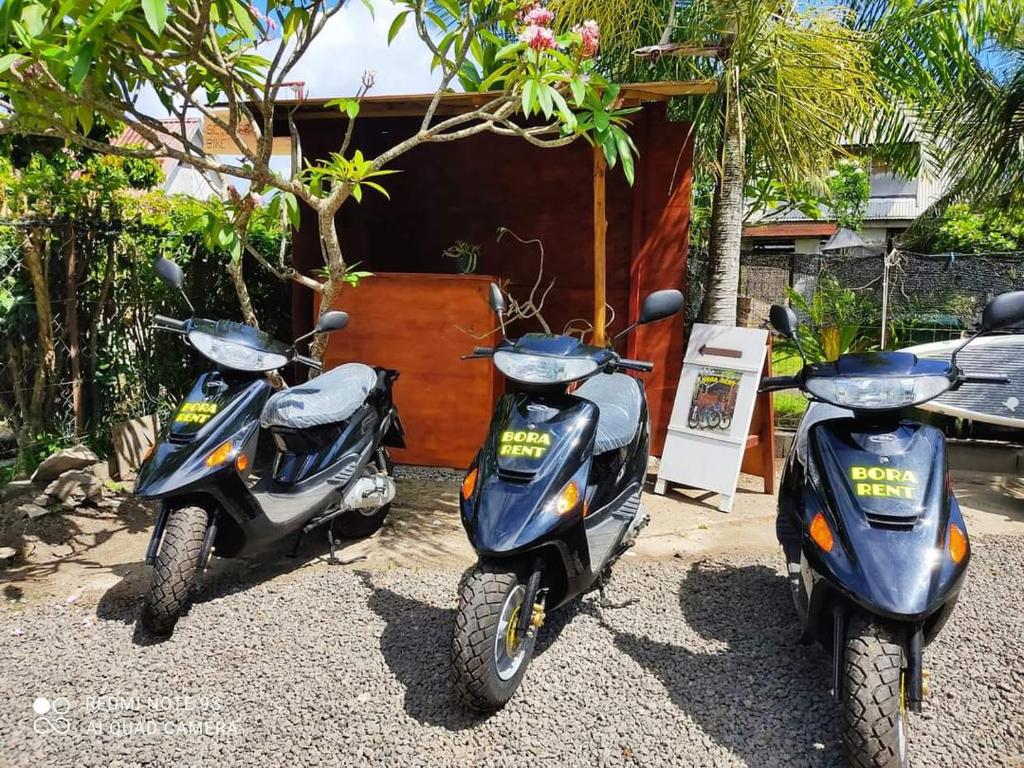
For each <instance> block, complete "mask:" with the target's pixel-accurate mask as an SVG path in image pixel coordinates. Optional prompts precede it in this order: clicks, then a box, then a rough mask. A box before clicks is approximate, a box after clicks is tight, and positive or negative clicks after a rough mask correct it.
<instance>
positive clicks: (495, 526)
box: [452, 284, 683, 711]
mask: <svg viewBox="0 0 1024 768" xmlns="http://www.w3.org/2000/svg"><path fill="white" fill-rule="evenodd" d="M490 303H491V306H492V308H493V309H494V310H495V311H496V312H497V313H498V317H499V319H500V321H501V329H502V336H503V337H505V327H504V318H503V313H504V310H505V304H504V299H503V297H502V295H501V292H500V291H499V290H498V288H497V286H495V285H493V284H492V285H491V294H490ZM682 305H683V298H682V294H680V293H679V291H675V290H665V291H657V292H656V293H653V294H651V295H650V296H648V297H647V299H646V301H644V304H643V308H642V310H641V314H640V321H639V324H643V323H652V322H654V321H656V320H661V319H664V318H667V317H670V316H672V315H674V314H676V313H677V312H678V311H679V310H680V309H681V308H682ZM635 325H636V324H634V325H633V326H630V327H629V328H627V329H626V330H624V331H623V332H622V333H620V334H619V335H618V336H616V337H615V338H616V339H618V338H620V337H622V336H624V335H625V334H626V333H628V332H629V331H631V330H632V329H633V328H634V327H635ZM614 341H615V340H614V339H613V343H614ZM467 357H468V358H484V357H488V358H493V360H494V365H495V366H496V367H497V368H498V370H499V371H501V373H503V374H504V375H505V377H506V378H507V379H508V382H509V388H508V392H507V394H505V395H503V396H502V397H501V399H500V400H499V401H498V404H497V407H496V409H495V412H494V417H493V419H492V421H491V426H490V431H489V433H488V436H487V440H486V442H485V443H484V445H483V447H482V448H481V449H480V451H479V453H478V454H477V456H476V458H475V459H474V460H473V463H472V464H471V465H470V468H469V472H468V473H467V474H466V476H465V479H464V480H463V482H462V493H461V497H460V498H461V504H460V509H461V512H462V524H463V526H464V527H465V529H466V533H467V534H468V535H469V540H470V543H471V544H472V545H473V547H474V549H476V552H477V558H478V559H477V564H476V566H475V567H474V568H472V569H471V570H469V571H468V572H467V573H466V575H465V577H464V578H463V580H462V583H461V585H460V586H459V607H458V611H457V613H456V617H455V633H454V637H453V641H452V656H453V659H452V663H453V669H454V677H455V682H456V687H457V689H458V691H459V694H460V697H461V699H462V701H463V703H464V704H465V705H466V706H468V707H470V708H472V709H475V710H478V711H493V710H496V709H499V708H500V707H502V706H503V705H504V704H505V703H506V702H507V701H508V700H509V699H510V698H511V697H512V695H513V694H514V693H515V691H516V688H517V687H518V686H519V683H520V681H521V680H522V677H523V674H524V673H525V672H526V666H527V664H528V663H529V660H530V657H531V656H532V654H533V650H534V644H535V641H536V635H537V630H538V629H539V628H540V626H541V624H542V623H543V622H544V616H545V611H547V610H551V609H553V608H557V607H559V606H561V605H563V604H565V603H567V602H568V601H570V600H572V599H573V598H575V597H577V596H579V595H581V594H583V593H585V592H589V591H591V590H593V589H600V590H601V591H602V598H603V589H604V584H605V583H606V581H607V579H608V577H609V571H610V568H611V566H612V564H613V563H614V562H615V561H616V560H617V559H618V558H619V557H620V556H621V555H622V554H623V553H624V552H625V551H626V550H627V549H629V548H630V547H631V546H632V545H633V543H634V542H635V540H636V537H637V534H638V533H639V532H640V529H641V528H642V527H643V526H644V525H645V524H646V522H647V516H646V515H645V514H644V513H643V511H642V509H641V506H640V494H641V491H642V489H643V483H644V476H645V474H646V472H647V459H648V444H649V439H648V429H649V426H648V418H647V401H646V398H645V396H644V387H643V384H642V383H641V382H640V380H639V379H635V378H633V377H631V376H627V375H626V374H624V373H621V371H639V372H648V371H651V370H653V367H654V366H653V364H651V363H647V362H641V361H637V360H626V359H623V358H621V357H619V356H618V355H617V354H616V353H615V352H614V351H613V350H612V349H609V348H601V347H592V346H587V345H586V344H583V343H582V342H581V341H580V340H579V339H576V338H574V337H572V336H554V335H546V334H527V335H525V336H523V337H522V338H520V339H518V340H515V341H510V340H509V339H508V338H504V340H503V341H502V342H501V343H500V344H499V345H498V346H497V347H496V348H494V349H491V348H481V347H478V348H477V349H476V350H475V352H474V354H472V355H469V356H467ZM580 382H583V383H582V384H581V386H579V387H578V388H576V389H575V390H574V391H572V392H570V391H569V390H570V387H571V386H572V385H575V384H578V383H580Z"/></svg>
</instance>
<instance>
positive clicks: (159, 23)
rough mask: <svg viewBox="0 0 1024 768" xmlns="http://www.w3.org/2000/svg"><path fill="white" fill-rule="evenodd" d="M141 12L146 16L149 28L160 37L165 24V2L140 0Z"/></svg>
mask: <svg viewBox="0 0 1024 768" xmlns="http://www.w3.org/2000/svg"><path fill="white" fill-rule="evenodd" d="M142 12H143V13H144V14H145V15H146V23H147V24H148V25H149V28H150V29H152V30H153V31H154V32H156V33H157V34H158V35H162V34H163V32H164V25H165V24H167V3H166V2H165V0H142Z"/></svg>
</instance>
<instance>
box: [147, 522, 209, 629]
mask: <svg viewBox="0 0 1024 768" xmlns="http://www.w3.org/2000/svg"><path fill="white" fill-rule="evenodd" d="M208 522H209V520H208V517H207V514H206V510H205V509H202V508H200V507H182V508H181V509H175V510H173V511H172V512H171V514H170V515H169V516H168V518H167V527H166V528H165V529H164V538H163V541H162V542H161V544H160V553H159V554H158V555H157V556H156V567H155V568H154V569H153V581H152V583H151V585H150V588H149V594H148V595H147V596H146V602H145V605H144V606H143V608H142V616H141V621H142V626H143V627H145V628H146V629H147V630H148V631H149V632H151V633H153V634H155V635H169V634H170V633H171V631H172V630H173V629H174V625H175V624H177V623H178V618H179V617H180V616H181V613H182V611H183V610H184V609H185V606H186V605H188V601H189V599H190V598H191V597H192V590H193V588H194V587H195V581H196V572H197V571H198V570H199V557H200V555H201V554H202V551H203V540H204V539H205V538H206V527H207V524H208Z"/></svg>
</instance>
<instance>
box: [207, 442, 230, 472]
mask: <svg viewBox="0 0 1024 768" xmlns="http://www.w3.org/2000/svg"><path fill="white" fill-rule="evenodd" d="M234 452H235V446H234V445H232V444H231V441H230V440H228V441H227V442H226V443H221V444H220V445H218V446H217V447H216V448H214V449H213V450H212V451H211V452H210V455H209V456H207V457H206V466H208V467H218V466H220V465H221V464H223V463H224V462H225V461H227V460H228V459H230V458H231V454H232V453H234Z"/></svg>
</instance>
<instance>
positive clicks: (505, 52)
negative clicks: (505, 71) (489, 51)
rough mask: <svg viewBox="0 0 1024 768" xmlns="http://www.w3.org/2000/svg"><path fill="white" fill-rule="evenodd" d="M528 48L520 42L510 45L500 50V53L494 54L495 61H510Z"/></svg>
mask: <svg viewBox="0 0 1024 768" xmlns="http://www.w3.org/2000/svg"><path fill="white" fill-rule="evenodd" d="M525 46H526V43H520V42H518V41H516V42H514V43H509V44H508V45H504V46H502V47H501V48H499V49H498V52H497V53H496V54H494V60H495V61H501V60H502V59H508V58H511V57H512V56H514V55H516V54H517V53H519V51H521V50H522V49H523V48H524V47H525Z"/></svg>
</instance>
